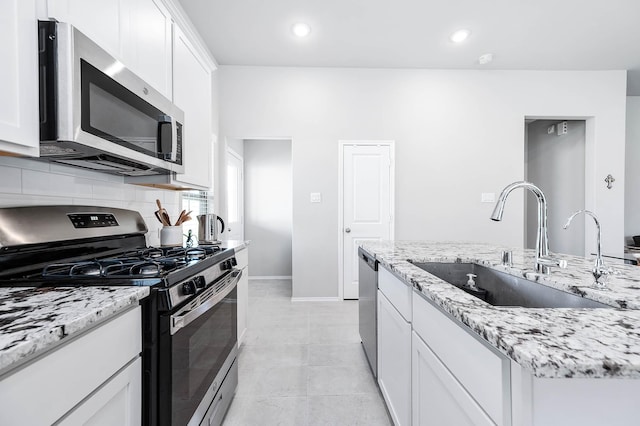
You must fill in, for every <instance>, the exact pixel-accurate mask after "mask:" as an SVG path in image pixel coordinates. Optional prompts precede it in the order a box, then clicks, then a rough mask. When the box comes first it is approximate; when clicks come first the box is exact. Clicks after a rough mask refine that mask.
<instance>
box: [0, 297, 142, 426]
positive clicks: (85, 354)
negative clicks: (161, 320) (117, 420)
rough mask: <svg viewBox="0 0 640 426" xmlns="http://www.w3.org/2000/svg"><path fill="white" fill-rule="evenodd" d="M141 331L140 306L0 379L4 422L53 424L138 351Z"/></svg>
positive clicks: (1, 413)
mask: <svg viewBox="0 0 640 426" xmlns="http://www.w3.org/2000/svg"><path fill="white" fill-rule="evenodd" d="M141 337H142V318H141V308H140V307H137V308H135V309H132V310H130V311H128V312H126V313H124V314H122V315H119V316H118V317H116V318H114V319H112V320H110V321H108V322H107V323H105V324H103V325H101V326H99V327H97V328H95V329H93V330H91V331H89V332H87V333H85V334H83V335H81V336H79V337H78V338H76V339H74V340H72V341H70V342H69V343H67V344H64V345H62V346H59V347H58V348H56V349H53V350H51V351H50V352H49V353H45V354H44V355H43V356H42V357H41V358H39V359H36V360H35V361H34V362H33V363H31V364H28V365H26V366H25V367H24V368H22V369H20V370H18V371H16V372H15V373H13V374H10V375H9V376H7V377H6V378H4V379H3V380H2V381H0V401H2V410H0V424H3V425H44V424H52V423H53V422H55V421H56V420H58V419H59V418H60V417H62V416H63V415H64V414H65V413H67V412H68V411H69V410H70V409H72V408H73V407H74V406H75V405H76V404H78V403H79V402H80V401H82V400H83V399H84V398H85V397H86V396H88V395H89V394H90V393H91V392H93V391H94V390H95V389H96V388H98V387H99V386H100V385H101V384H102V383H104V382H106V381H107V380H108V379H109V378H110V377H111V376H113V375H114V374H115V373H116V372H117V371H118V370H120V369H121V368H122V367H123V366H125V365H126V364H127V363H129V361H131V360H132V359H134V358H135V357H137V356H139V354H140V351H141V350H142V339H141ZM34 404H35V407H37V409H34Z"/></svg>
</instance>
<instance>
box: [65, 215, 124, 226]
mask: <svg viewBox="0 0 640 426" xmlns="http://www.w3.org/2000/svg"><path fill="white" fill-rule="evenodd" d="M67 216H68V217H69V220H71V223H72V224H73V226H74V228H104V227H105V226H119V224H118V221H117V220H116V218H115V216H114V215H112V214H111V213H106V214H105V213H79V214H69V215H67Z"/></svg>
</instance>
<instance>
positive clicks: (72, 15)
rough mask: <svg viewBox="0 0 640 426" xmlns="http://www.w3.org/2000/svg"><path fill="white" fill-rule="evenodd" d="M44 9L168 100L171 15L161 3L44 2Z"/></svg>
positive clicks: (157, 0)
mask: <svg viewBox="0 0 640 426" xmlns="http://www.w3.org/2000/svg"><path fill="white" fill-rule="evenodd" d="M48 7H49V8H48V12H49V16H50V17H52V18H55V19H57V20H58V21H60V22H68V23H70V24H72V25H73V26H75V27H76V28H78V29H79V30H80V31H82V32H83V33H84V34H85V35H86V36H87V37H89V38H90V39H91V40H93V41H94V42H96V43H97V44H98V45H99V46H100V47H102V48H103V49H104V50H106V51H107V52H109V53H110V54H111V55H112V56H114V57H115V58H117V59H119V60H120V61H122V63H123V64H124V65H125V66H126V67H127V68H129V69H130V70H131V71H133V72H134V73H136V74H137V75H138V76H140V77H141V78H142V79H143V80H145V81H146V82H147V83H149V84H150V85H151V86H153V87H154V88H155V89H156V90H158V91H159V92H160V93H162V94H163V95H164V96H166V97H167V98H168V99H171V83H172V81H171V15H170V13H169V11H168V10H167V8H166V7H165V6H164V4H163V3H162V2H161V0H110V1H104V0H48Z"/></svg>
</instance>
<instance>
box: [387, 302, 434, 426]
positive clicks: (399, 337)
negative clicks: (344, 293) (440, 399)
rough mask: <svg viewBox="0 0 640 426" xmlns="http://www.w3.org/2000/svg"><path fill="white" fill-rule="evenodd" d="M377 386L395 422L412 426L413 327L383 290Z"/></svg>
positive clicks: (397, 424) (397, 425) (403, 425)
mask: <svg viewBox="0 0 640 426" xmlns="http://www.w3.org/2000/svg"><path fill="white" fill-rule="evenodd" d="M378 384H379V385H380V390H381V391H382V396H383V397H384V400H385V402H386V403H387V408H388V409H389V413H391V418H392V419H393V423H394V424H395V425H396V426H408V425H410V424H411V324H410V323H409V322H407V321H406V320H405V319H404V318H403V317H402V315H400V313H399V312H398V311H397V310H396V308H394V307H393V305H392V304H391V303H390V302H389V300H387V298H386V297H385V295H384V294H383V293H382V292H381V291H378ZM434 424H435V423H434Z"/></svg>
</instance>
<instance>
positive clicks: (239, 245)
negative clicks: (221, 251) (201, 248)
mask: <svg viewBox="0 0 640 426" xmlns="http://www.w3.org/2000/svg"><path fill="white" fill-rule="evenodd" d="M250 243H251V241H244V240H229V241H223V242H222V247H223V248H232V249H234V250H235V251H240V250H243V249H245V248H247V247H249V244H250Z"/></svg>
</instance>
